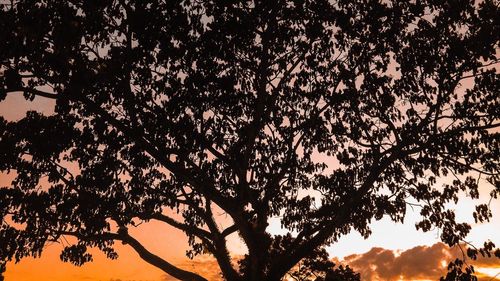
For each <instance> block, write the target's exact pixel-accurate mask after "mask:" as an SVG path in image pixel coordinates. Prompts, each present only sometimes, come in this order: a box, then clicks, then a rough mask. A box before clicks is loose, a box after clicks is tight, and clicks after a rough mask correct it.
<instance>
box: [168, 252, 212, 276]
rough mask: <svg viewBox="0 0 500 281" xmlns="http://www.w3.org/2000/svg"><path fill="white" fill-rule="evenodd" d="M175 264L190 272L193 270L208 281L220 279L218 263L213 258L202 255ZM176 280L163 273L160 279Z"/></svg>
mask: <svg viewBox="0 0 500 281" xmlns="http://www.w3.org/2000/svg"><path fill="white" fill-rule="evenodd" d="M176 266H178V267H180V268H182V269H184V270H188V271H191V272H195V273H197V274H199V275H201V276H203V277H205V278H206V279H207V280H209V281H219V280H222V278H221V273H220V269H219V265H218V264H217V261H216V260H215V258H212V257H208V256H202V257H198V258H195V259H193V260H187V261H184V262H182V263H179V264H176ZM173 280H176V281H177V280H178V279H176V278H173V277H171V276H170V275H165V276H164V277H163V279H162V281H173Z"/></svg>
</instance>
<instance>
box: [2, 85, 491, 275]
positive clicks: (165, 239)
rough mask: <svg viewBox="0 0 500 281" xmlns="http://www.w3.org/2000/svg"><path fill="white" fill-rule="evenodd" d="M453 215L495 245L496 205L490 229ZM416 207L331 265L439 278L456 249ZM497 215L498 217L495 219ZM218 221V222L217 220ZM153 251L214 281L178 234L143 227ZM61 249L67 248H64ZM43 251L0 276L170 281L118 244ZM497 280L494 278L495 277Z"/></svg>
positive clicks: (354, 240) (484, 267)
mask: <svg viewBox="0 0 500 281" xmlns="http://www.w3.org/2000/svg"><path fill="white" fill-rule="evenodd" d="M52 107H53V104H52V102H51V101H50V100H46V99H43V98H36V99H35V101H34V102H31V103H30V102H26V101H25V100H24V98H23V97H22V95H16V94H11V95H9V96H8V98H7V99H6V100H5V101H3V102H1V103H0V115H2V116H3V117H4V118H7V119H8V120H17V119H19V118H22V117H23V116H24V114H25V112H26V110H29V109H36V110H37V111H41V112H44V113H45V114H50V113H51V111H52V110H51V109H52ZM11 178H12V177H11V176H9V175H5V174H0V186H8V185H9V181H10V180H11ZM490 188H491V186H488V185H487V184H485V183H483V184H482V185H481V191H482V192H481V194H482V197H481V198H480V199H479V201H477V202H478V203H479V202H482V203H485V202H486V203H487V202H488V200H489V196H488V193H489V189H490ZM461 199H462V200H461V201H460V202H459V205H457V206H452V207H453V208H454V209H455V210H457V218H458V220H462V221H467V222H470V223H471V225H472V231H471V233H470V235H469V236H468V242H471V243H472V244H475V245H478V246H481V245H482V243H483V242H484V241H487V240H488V239H490V240H492V241H493V242H494V243H496V244H497V246H500V216H499V215H498V214H500V201H499V200H493V201H491V207H492V213H493V214H494V217H493V219H492V221H491V222H489V223H485V224H474V223H473V219H472V210H473V206H474V202H473V201H472V200H470V198H466V197H464V196H462V198H461ZM418 211H419V210H418V208H415V209H414V210H412V209H411V208H409V209H408V212H407V216H406V219H405V223H404V224H402V225H401V224H399V225H396V224H394V223H392V222H390V220H389V219H387V218H384V219H382V220H381V221H378V222H374V223H373V224H372V230H373V235H372V236H371V237H370V238H369V239H367V240H364V239H363V238H362V237H361V236H360V235H359V234H356V233H351V234H350V235H348V236H346V237H344V238H342V239H341V240H340V241H338V243H335V244H334V245H332V246H330V247H329V248H328V251H329V253H330V254H331V257H332V259H334V260H336V261H338V262H341V263H346V264H349V265H351V267H353V268H354V269H355V270H356V271H358V272H360V273H361V274H362V280H391V281H392V280H437V279H438V278H439V276H441V275H442V274H443V273H444V272H445V268H446V265H447V261H448V260H450V259H452V258H453V257H454V256H456V255H457V251H458V250H457V249H451V250H450V249H448V248H447V247H446V246H445V245H443V244H440V243H439V241H440V240H439V230H433V231H430V232H427V233H422V232H418V231H416V230H415V227H414V224H415V222H416V221H417V220H418ZM495 214H497V215H496V216H495ZM221 219H222V220H224V218H223V217H221ZM269 231H270V232H271V233H275V234H278V233H283V232H284V230H282V229H281V228H280V225H279V220H278V219H275V220H273V221H272V222H271V224H270V226H269ZM131 234H132V235H133V236H135V237H136V238H137V239H138V240H140V241H142V242H143V243H144V245H145V246H146V247H147V248H148V249H150V250H151V251H153V252H155V253H157V254H158V255H160V256H162V257H164V258H166V259H167V260H169V261H171V262H173V263H175V264H177V265H179V266H181V267H183V268H185V269H188V270H189V269H191V270H194V271H196V272H199V273H201V274H203V276H205V277H208V278H210V280H218V279H217V278H218V267H217V265H216V263H215V262H214V260H213V259H212V258H211V257H208V256H203V257H200V258H197V259H195V260H194V261H189V260H187V258H186V257H185V255H184V253H185V249H186V247H187V241H186V238H185V237H184V235H183V234H182V233H180V232H178V231H175V230H173V229H172V228H170V227H168V226H164V225H162V224H159V223H149V224H144V225H141V226H140V227H138V228H137V229H135V230H134V231H132V232H131ZM64 243H71V241H67V242H64ZM64 243H62V244H52V245H49V246H47V248H46V250H45V252H44V253H43V255H42V257H41V258H39V259H31V258H30V259H25V260H23V261H21V262H20V263H18V264H14V263H9V264H8V267H7V272H6V275H5V276H6V280H7V281H35V280H37V281H49V280H50V281H69V280H75V281H84V280H86V281H97V280H102V281H111V280H114V281H117V280H121V281H131V280H136V281H138V280H143V281H146V280H148V281H162V280H174V279H173V278H171V277H169V276H166V275H165V274H164V273H163V272H162V271H160V270H158V269H156V268H154V267H153V266H150V265H148V264H147V263H145V262H143V261H141V259H140V258H139V257H138V256H137V255H136V254H135V253H134V252H133V251H132V250H131V249H130V248H128V247H127V246H123V245H117V249H118V253H119V255H120V257H119V259H118V260H114V261H110V260H107V259H106V258H105V257H104V255H103V254H100V253H98V252H96V253H95V255H94V262H92V263H88V264H86V265H84V266H82V267H76V266H73V265H71V264H68V263H63V262H61V261H60V260H59V253H60V251H61V249H62V247H63V246H64ZM230 251H231V252H232V253H233V254H234V255H235V256H238V255H241V254H244V251H245V250H244V245H242V244H241V242H240V240H239V238H238V237H237V236H234V237H232V238H231V241H230ZM476 269H477V272H478V277H480V280H482V281H486V280H500V260H498V259H496V260H494V259H480V260H479V261H477V262H476ZM495 276H496V278H495Z"/></svg>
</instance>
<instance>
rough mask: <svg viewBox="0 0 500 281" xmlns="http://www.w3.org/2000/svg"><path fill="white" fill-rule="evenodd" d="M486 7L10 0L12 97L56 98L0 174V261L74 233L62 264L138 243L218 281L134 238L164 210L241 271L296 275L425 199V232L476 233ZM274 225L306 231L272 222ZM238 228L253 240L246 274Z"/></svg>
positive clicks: (489, 53) (487, 173)
mask: <svg viewBox="0 0 500 281" xmlns="http://www.w3.org/2000/svg"><path fill="white" fill-rule="evenodd" d="M473 2H474V1H466V0H439V1H435V0H422V1H347V0H337V1H328V0H314V1H312V0H289V1H284V0H279V1H257V0H254V1H220V0H207V1H131V0H106V1H90V0H85V1H84V0H69V1H67V0H65V1H34V0H13V1H10V2H8V3H7V2H6V1H4V2H2V3H3V4H1V8H0V10H1V11H0V34H1V36H0V37H1V38H2V40H1V42H0V50H1V51H0V63H1V67H0V69H1V70H2V72H3V74H2V76H1V82H0V88H1V92H0V99H2V100H3V99H5V98H6V96H7V95H16V94H21V93H22V94H23V95H24V96H25V97H26V99H27V100H33V99H34V98H35V97H39V98H47V99H53V100H55V104H56V105H55V109H54V114H53V115H50V116H47V115H43V114H41V113H39V112H36V111H30V112H28V113H27V114H26V117H24V118H23V119H21V120H18V121H7V120H5V119H4V118H2V119H1V120H0V154H1V155H0V170H1V171H3V172H15V175H16V178H15V180H14V181H13V182H12V184H11V185H10V186H8V187H4V188H2V189H0V215H1V216H2V226H1V229H0V241H1V242H0V257H1V258H2V259H7V260H12V259H15V260H19V259H21V258H23V257H26V256H38V255H39V254H40V253H41V251H42V250H43V246H44V245H45V244H46V243H47V242H49V241H57V240H59V239H61V237H62V236H72V237H75V239H77V243H76V244H75V245H72V246H68V247H67V248H66V249H65V250H64V251H63V252H62V254H61V257H62V259H63V260H65V261H70V262H73V263H75V264H77V265H80V264H83V263H84V262H87V261H89V260H91V256H90V254H89V253H87V248H88V247H97V248H99V249H101V250H102V251H103V252H104V253H106V254H107V256H108V257H110V258H116V253H115V252H114V250H113V243H114V242H115V241H121V242H122V243H124V244H127V245H129V246H131V247H132V248H133V249H134V250H136V251H137V252H138V253H139V255H140V257H141V258H142V259H144V260H145V261H147V262H148V263H150V264H152V265H154V266H156V267H158V268H160V269H162V270H163V271H165V272H166V273H168V274H170V275H172V276H174V277H176V278H178V279H181V280H205V279H204V278H203V277H202V276H200V275H198V274H195V273H192V272H188V271H186V270H183V269H181V268H178V267H176V266H174V265H173V264H171V263H169V262H168V261H167V260H164V259H162V258H160V257H158V256H157V255H155V254H154V253H153V252H151V251H150V250H148V249H146V248H144V247H143V245H142V244H141V243H140V242H139V241H138V240H136V239H135V238H134V237H132V236H131V235H130V234H129V232H128V229H129V228H130V227H133V226H134V225H136V224H137V223H139V222H148V221H151V220H156V221H161V222H164V223H166V224H169V225H171V226H173V227H175V228H177V229H180V230H182V231H184V232H185V233H186V235H187V236H188V238H189V242H190V245H191V246H192V248H191V249H190V251H189V253H188V254H189V255H190V256H192V255H196V254H199V253H202V252H209V253H211V254H212V255H213V256H214V257H215V258H216V259H217V262H218V264H219V265H220V268H221V272H222V274H223V276H224V278H225V279H227V280H253V281H257V280H268V281H271V280H280V279H281V278H282V277H283V276H284V275H285V274H286V273H287V272H288V271H289V270H291V269H292V268H293V267H294V266H295V265H296V264H297V263H298V262H300V261H301V260H303V259H304V258H306V257H307V256H309V255H310V254H311V253H312V252H314V251H315V250H317V249H320V248H321V247H323V246H325V245H329V244H331V243H334V242H335V241H337V239H338V238H339V237H341V236H343V235H346V234H348V233H349V232H351V231H357V232H359V233H361V234H362V235H363V236H364V237H368V236H369V235H370V233H371V230H370V222H372V221H373V220H378V219H381V218H382V217H383V216H390V218H391V219H392V220H394V221H395V222H403V219H404V216H405V210H406V206H407V204H414V203H415V204H420V205H421V206H422V208H421V214H422V221H421V222H419V223H418V224H417V225H416V227H417V229H421V230H423V231H428V230H430V229H431V228H433V227H437V228H439V229H441V232H440V233H441V239H442V240H443V241H444V242H446V243H447V244H448V245H456V244H458V243H460V241H461V240H462V239H463V238H464V237H465V236H466V235H467V233H468V232H469V229H470V225H468V224H466V223H460V222H457V221H456V220H455V216H454V212H453V211H452V210H451V209H449V205H448V204H447V203H448V202H456V201H457V200H458V199H459V194H460V193H465V194H468V195H469V196H471V197H472V198H478V196H479V191H478V179H479V178H481V181H484V180H485V179H486V180H487V181H488V182H489V183H491V186H492V188H491V189H492V191H491V196H492V197H494V198H496V197H497V195H498V193H499V192H500V184H499V182H500V181H499V171H500V164H499V158H500V157H499V156H500V150H499V133H498V128H499V127H500V123H499V122H498V121H499V116H500V104H499V98H498V92H499V83H498V76H499V75H498V74H497V73H496V71H495V66H496V63H498V53H497V52H496V50H497V49H498V45H499V44H498V42H499V35H500V28H499V26H500V25H499V22H498V21H499V19H500V16H499V9H498V3H497V2H496V1H493V0H485V1H478V3H473ZM451 177H453V178H454V179H453V180H450V178H451ZM42 178H44V179H46V180H47V181H48V184H47V185H44V186H43V188H39V182H40V180H41V179H42ZM443 182H445V183H444V184H442V183H443ZM438 183H439V184H438ZM215 210H218V211H223V212H225V213H226V214H227V215H228V216H229V217H230V218H231V220H232V224H229V225H222V226H221V224H220V223H219V222H218V220H217V217H215V216H214V211H215ZM172 212H174V213H175V212H179V213H180V214H182V217H183V219H182V220H178V219H175V218H173V217H171V216H170V214H171V213H172ZM272 217H280V218H281V224H282V226H283V228H285V229H287V230H289V231H290V233H293V235H289V236H279V235H273V234H271V233H269V232H268V231H267V227H268V222H269V219H270V218H272ZM474 217H475V218H476V220H477V221H485V220H488V219H489V218H490V217H491V212H490V210H489V206H488V205H478V207H477V208H476V211H475V212H474ZM233 233H237V234H238V235H239V236H240V237H241V238H242V241H243V242H244V244H245V245H246V247H247V249H248V254H247V255H246V256H245V258H244V260H243V261H241V264H242V265H244V266H241V267H240V268H239V269H238V268H236V267H235V266H233V264H232V262H231V254H230V253H229V251H228V250H227V246H226V239H227V237H228V236H229V235H231V234H233ZM488 253H489V252H488Z"/></svg>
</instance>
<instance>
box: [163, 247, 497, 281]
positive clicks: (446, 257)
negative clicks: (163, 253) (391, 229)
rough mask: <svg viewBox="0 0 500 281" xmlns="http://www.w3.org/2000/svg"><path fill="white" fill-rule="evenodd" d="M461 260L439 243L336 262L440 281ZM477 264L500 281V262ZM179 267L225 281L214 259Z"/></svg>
mask: <svg viewBox="0 0 500 281" xmlns="http://www.w3.org/2000/svg"><path fill="white" fill-rule="evenodd" d="M461 256H462V253H461V251H460V249H459V248H451V249H450V248H449V247H448V246H446V245H445V244H443V243H436V244H434V245H432V246H417V247H414V248H411V249H408V250H406V251H400V252H397V251H392V250H387V249H384V248H379V247H375V248H372V249H371V250H370V251H368V252H366V253H364V254H359V255H358V254H355V255H350V256H347V257H345V258H344V260H342V261H339V260H338V259H336V258H334V259H333V261H334V262H335V263H336V264H339V263H344V264H347V265H349V266H350V267H352V268H353V269H354V270H355V271H356V272H359V273H360V274H361V280H368V281H376V280H384V281H399V280H405V281H408V280H439V278H440V277H441V276H443V275H445V274H446V268H447V266H448V262H449V261H451V260H454V259H455V258H456V257H461ZM238 258H241V257H236V258H235V259H234V261H236V260H237V259H238ZM473 264H474V266H475V267H476V269H479V271H478V272H477V276H478V278H479V281H500V275H499V276H497V278H493V276H492V275H494V274H496V271H498V272H500V259H497V258H484V257H479V258H478V260H477V261H474V262H473ZM176 265H177V266H179V267H180V268H182V269H185V270H189V271H192V272H196V273H198V274H200V275H201V276H203V277H205V278H207V279H208V280H209V281H219V280H222V278H221V275H220V269H219V266H218V264H217V261H216V260H215V259H214V258H213V257H211V256H202V257H198V258H195V259H194V260H185V261H183V262H180V263H177V264H176ZM484 268H487V269H489V271H488V272H481V271H480V270H481V269H484ZM495 270H496V271H495ZM492 271H493V272H494V273H493V274H492V273H491V272H492ZM485 273H488V274H490V275H486V274H485ZM491 274H492V275H491ZM174 280H177V279H175V278H173V277H171V276H169V275H165V276H164V278H163V279H162V281H174Z"/></svg>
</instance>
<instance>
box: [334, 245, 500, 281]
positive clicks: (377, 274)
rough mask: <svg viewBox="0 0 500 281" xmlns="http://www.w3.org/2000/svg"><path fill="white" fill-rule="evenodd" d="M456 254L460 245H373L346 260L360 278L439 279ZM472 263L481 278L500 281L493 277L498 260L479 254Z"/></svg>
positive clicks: (498, 263) (391, 280) (459, 255)
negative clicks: (391, 247)
mask: <svg viewBox="0 0 500 281" xmlns="http://www.w3.org/2000/svg"><path fill="white" fill-rule="evenodd" d="M456 257H461V252H460V250H459V249H458V248H452V249H450V248H449V247H448V246H446V245H445V244H443V243H436V244H434V245H432V246H417V247H414V248H411V249H408V250H406V251H402V252H398V251H392V250H387V249H383V248H372V249H371V250H370V251H368V252H366V253H364V254H355V255H350V256H347V257H345V258H344V260H343V263H345V264H348V265H350V266H351V267H352V268H353V269H354V270H355V271H357V272H359V273H360V274H361V280H388V281H396V280H439V277H441V276H443V275H445V274H446V268H447V265H448V262H449V261H451V260H453V259H455V258H456ZM472 264H473V265H474V266H475V267H476V268H477V269H478V270H477V271H478V277H479V280H481V279H482V280H500V278H499V279H491V278H492V277H493V276H494V274H493V275H492V274H491V269H493V270H494V269H495V268H500V260H499V259H496V258H484V257H480V258H478V260H477V261H473V262H472ZM498 271H500V270H498Z"/></svg>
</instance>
